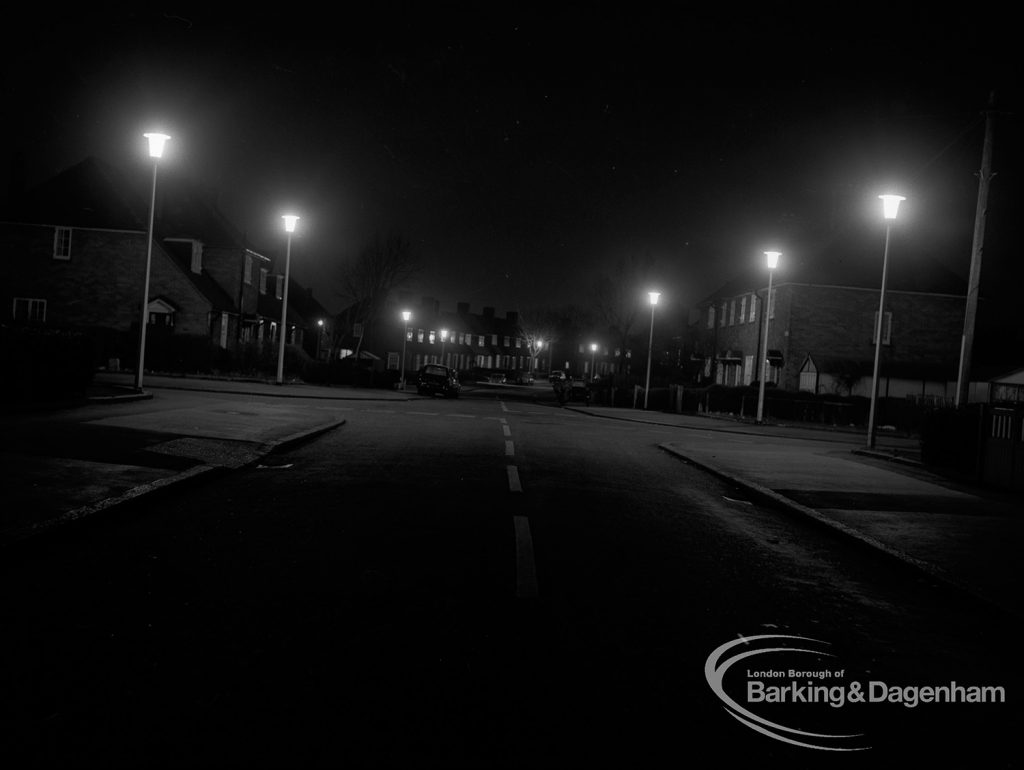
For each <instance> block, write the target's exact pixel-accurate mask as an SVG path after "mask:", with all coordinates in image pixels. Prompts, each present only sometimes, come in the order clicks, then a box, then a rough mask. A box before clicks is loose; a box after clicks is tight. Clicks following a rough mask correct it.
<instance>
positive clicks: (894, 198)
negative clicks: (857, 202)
mask: <svg viewBox="0 0 1024 770" xmlns="http://www.w3.org/2000/svg"><path fill="white" fill-rule="evenodd" d="M878 197H879V198H881V200H882V214H883V215H884V216H885V252H884V253H883V256H882V290H881V292H880V293H879V297H878V322H877V323H876V324H875V368H874V373H873V374H872V375H871V407H870V408H869V409H868V449H874V448H875V402H876V401H877V400H878V362H879V360H880V356H881V352H882V327H883V326H884V325H885V280H886V276H887V274H888V272H889V231H890V230H891V229H892V222H893V220H894V219H896V212H897V210H898V209H899V207H900V201H904V200H906V198H904V197H903V196H902V195H879V196H878Z"/></svg>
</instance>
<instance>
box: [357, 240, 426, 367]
mask: <svg viewBox="0 0 1024 770" xmlns="http://www.w3.org/2000/svg"><path fill="white" fill-rule="evenodd" d="M420 269H421V265H420V262H419V258H418V257H417V255H416V254H415V253H414V251H413V249H412V245H411V244H410V243H409V241H407V240H406V239H404V238H402V237H401V236H400V235H396V234H392V235H389V236H387V237H386V238H381V236H380V234H377V235H376V236H375V237H374V240H373V242H372V243H370V244H368V245H367V246H365V247H364V248H363V249H362V251H360V252H359V254H358V256H357V257H356V258H355V259H353V260H352V261H351V262H348V263H346V264H344V265H342V267H341V269H340V270H339V273H338V284H339V288H338V296H340V297H341V298H342V299H344V300H345V301H346V302H347V303H348V308H347V311H346V315H347V316H348V318H347V320H348V322H349V324H350V328H354V327H355V325H356V324H362V325H363V327H364V328H365V327H367V326H371V325H372V324H373V323H374V322H375V321H376V320H377V318H378V317H379V316H380V314H381V312H382V311H383V310H384V308H385V306H386V305H387V302H388V298H389V297H390V296H391V293H392V292H393V291H395V290H396V289H398V288H400V287H402V286H404V285H406V284H407V283H408V282H409V281H410V280H412V279H413V278H414V277H415V276H416V275H417V274H418V273H419V271H420ZM362 341H363V337H362V335H360V337H359V344H358V345H357V348H356V355H357V356H358V355H359V346H361V345H362Z"/></svg>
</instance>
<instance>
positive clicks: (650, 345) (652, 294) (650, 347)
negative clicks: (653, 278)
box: [644, 291, 661, 409]
mask: <svg viewBox="0 0 1024 770" xmlns="http://www.w3.org/2000/svg"><path fill="white" fill-rule="evenodd" d="M660 296H661V293H660V292H657V291H649V292H647V297H648V298H649V300H650V302H651V336H650V338H649V339H648V341H647V384H646V385H644V409H647V394H648V393H650V390H651V356H652V355H653V354H654V306H655V305H657V304H658V297H660Z"/></svg>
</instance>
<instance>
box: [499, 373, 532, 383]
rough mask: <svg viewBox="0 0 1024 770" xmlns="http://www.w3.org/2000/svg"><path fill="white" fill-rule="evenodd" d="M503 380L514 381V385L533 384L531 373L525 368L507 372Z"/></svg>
mask: <svg viewBox="0 0 1024 770" xmlns="http://www.w3.org/2000/svg"><path fill="white" fill-rule="evenodd" d="M505 382H514V383H515V384H516V385H533V373H532V372H529V371H527V370H526V369H514V370H513V371H511V372H509V373H508V377H506V379H505Z"/></svg>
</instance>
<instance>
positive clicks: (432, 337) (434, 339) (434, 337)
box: [430, 329, 437, 345]
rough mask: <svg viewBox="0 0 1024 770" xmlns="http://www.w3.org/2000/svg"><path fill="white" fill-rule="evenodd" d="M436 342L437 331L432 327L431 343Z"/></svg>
mask: <svg viewBox="0 0 1024 770" xmlns="http://www.w3.org/2000/svg"><path fill="white" fill-rule="evenodd" d="M435 342H437V332H435V331H434V330H433V329H431V330H430V344H431V345H433V344H434V343H435Z"/></svg>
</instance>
